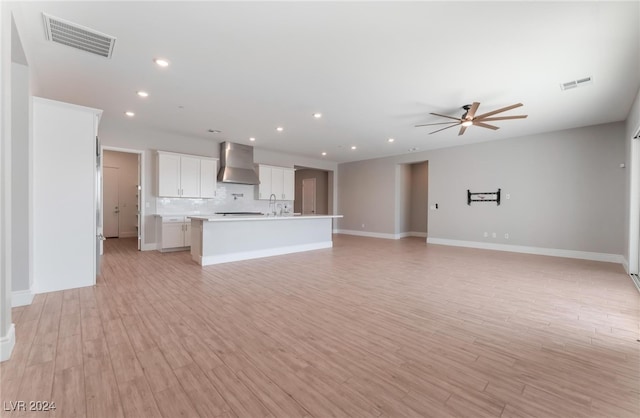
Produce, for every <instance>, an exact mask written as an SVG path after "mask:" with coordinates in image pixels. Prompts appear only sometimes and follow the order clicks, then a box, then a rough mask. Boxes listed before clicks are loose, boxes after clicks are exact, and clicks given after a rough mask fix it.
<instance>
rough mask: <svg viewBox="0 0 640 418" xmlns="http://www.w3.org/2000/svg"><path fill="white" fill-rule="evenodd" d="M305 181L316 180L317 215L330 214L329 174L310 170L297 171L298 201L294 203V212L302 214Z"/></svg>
mask: <svg viewBox="0 0 640 418" xmlns="http://www.w3.org/2000/svg"><path fill="white" fill-rule="evenodd" d="M304 179H316V214H318V215H327V214H328V213H329V205H328V187H327V186H328V181H329V173H328V172H326V171H324V170H315V169H310V168H301V169H298V170H296V200H295V201H294V202H293V211H294V212H302V180H304Z"/></svg>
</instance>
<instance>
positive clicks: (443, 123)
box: [415, 122, 460, 128]
mask: <svg viewBox="0 0 640 418" xmlns="http://www.w3.org/2000/svg"><path fill="white" fill-rule="evenodd" d="M459 123H460V122H438V123H423V124H421V125H416V126H415V127H416V128H417V127H418V126H431V125H449V124H454V125H457V124H459Z"/></svg>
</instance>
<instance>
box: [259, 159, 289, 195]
mask: <svg viewBox="0 0 640 418" xmlns="http://www.w3.org/2000/svg"><path fill="white" fill-rule="evenodd" d="M258 177H259V179H260V185H259V186H258V199H260V200H269V197H270V196H271V195H272V194H274V195H275V196H276V200H294V198H295V171H294V169H293V168H289V167H276V166H270V165H262V164H261V165H259V166H258Z"/></svg>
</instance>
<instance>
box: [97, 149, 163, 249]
mask: <svg viewBox="0 0 640 418" xmlns="http://www.w3.org/2000/svg"><path fill="white" fill-rule="evenodd" d="M100 148H101V149H100V153H101V154H104V151H116V152H125V153H128V154H137V155H138V170H139V171H140V184H139V190H138V192H139V193H140V208H139V210H140V219H139V224H140V227H139V228H140V230H139V231H138V235H139V239H138V243H139V245H138V250H139V251H145V250H152V249H153V250H155V249H156V247H155V245H153V246H152V247H153V248H151V247H149V248H145V244H144V243H145V240H144V230H145V209H146V206H147V205H146V199H145V191H146V188H145V184H146V175H145V173H146V171H145V167H144V153H145V151H144V150H139V149H133V148H121V147H112V146H108V145H102V146H101V147H100ZM103 164H104V158H102V159H101V160H100V170H102V168H103V167H102V166H103ZM102 192H104V191H102ZM102 204H103V206H104V199H103V203H102ZM103 216H104V210H101V211H100V217H101V219H100V224H101V225H102V222H103V219H102V217H103Z"/></svg>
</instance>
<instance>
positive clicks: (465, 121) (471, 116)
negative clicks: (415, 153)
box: [416, 102, 528, 135]
mask: <svg viewBox="0 0 640 418" xmlns="http://www.w3.org/2000/svg"><path fill="white" fill-rule="evenodd" d="M520 106H522V103H516V104H513V105H511V106H506V107H503V108H500V109H497V110H493V111H491V112H487V113H483V114H481V115H478V116H476V112H477V111H478V108H479V107H480V103H479V102H473V103H472V104H470V105H464V106H462V109H464V114H463V115H462V116H461V117H459V118H457V117H455V116H449V115H442V114H439V113H430V114H431V115H434V116H440V117H443V118H447V119H453V120H455V122H437V123H425V124H421V125H416V128H417V127H420V126H434V125H449V126H445V127H444V128H441V129H437V130H435V131H433V132H429V135H431V134H435V133H436V132H440V131H444V130H445V129H449V128H453V127H454V126H460V131H459V132H458V135H463V134H464V133H465V131H466V129H467V128H468V127H469V126H472V125H474V126H479V127H481V128H486V129H491V130H494V131H495V130H498V129H500V128H499V127H497V126H494V125H490V124H488V123H485V122H492V121H497V120H510V119H524V118H526V117H527V116H528V115H515V116H497V117H493V115H496V114H498V113H502V112H506V111H508V110H511V109H515V108H517V107H520Z"/></svg>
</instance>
